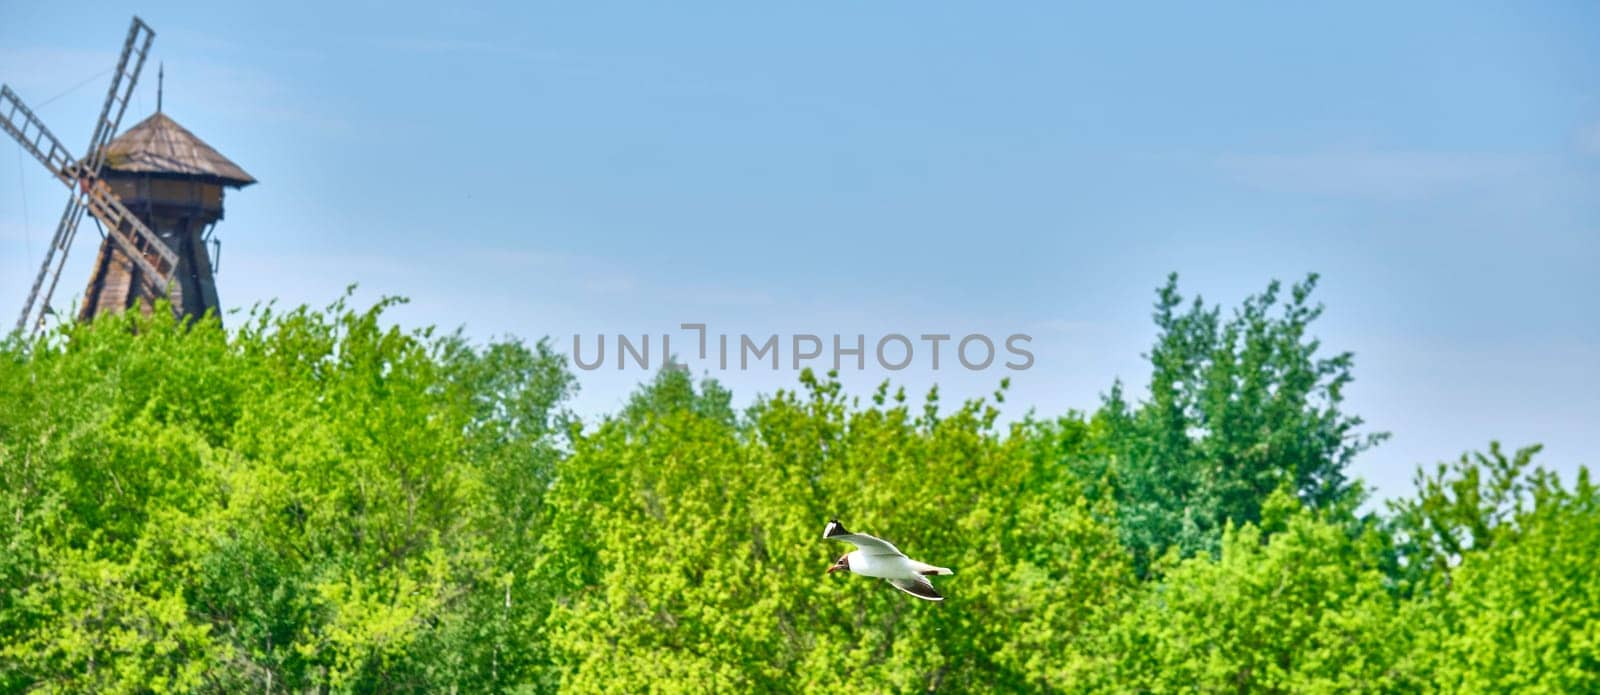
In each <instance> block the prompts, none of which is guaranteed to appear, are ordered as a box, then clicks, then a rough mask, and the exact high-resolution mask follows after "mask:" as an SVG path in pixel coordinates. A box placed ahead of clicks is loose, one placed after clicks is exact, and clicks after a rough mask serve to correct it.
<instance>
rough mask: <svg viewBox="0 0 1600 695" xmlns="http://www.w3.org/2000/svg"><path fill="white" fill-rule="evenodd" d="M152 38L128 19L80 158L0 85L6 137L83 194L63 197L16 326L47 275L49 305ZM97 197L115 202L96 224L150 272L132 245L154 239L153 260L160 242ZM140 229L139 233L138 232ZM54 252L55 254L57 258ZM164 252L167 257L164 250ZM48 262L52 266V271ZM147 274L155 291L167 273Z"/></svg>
mask: <svg viewBox="0 0 1600 695" xmlns="http://www.w3.org/2000/svg"><path fill="white" fill-rule="evenodd" d="M154 39H155V32H154V31H153V30H151V29H150V25H148V24H145V23H144V20H142V19H139V18H138V17H137V16H135V17H134V18H133V23H132V24H131V25H130V26H129V27H128V36H127V38H126V39H124V40H123V43H122V53H121V55H119V56H118V58H117V68H116V71H115V72H114V74H113V75H112V77H111V85H110V87H109V88H108V89H107V90H106V100H105V104H104V105H103V106H102V107H101V109H100V118H99V120H98V121H96V122H95V130H94V135H93V136H92V137H91V138H90V140H89V147H88V149H87V150H86V154H85V157H84V159H83V160H80V161H74V160H73V158H72V156H71V154H70V153H68V151H67V149H66V148H65V147H63V146H62V145H61V141H60V140H59V139H58V138H56V137H55V135H54V134H52V133H51V132H50V130H49V129H48V128H46V127H45V126H44V123H43V122H41V121H40V120H39V118H38V117H37V116H35V115H34V114H33V112H32V111H31V110H29V109H28V107H27V106H25V105H23V103H22V100H21V99H20V98H18V97H17V95H16V93H15V92H12V91H11V89H10V88H9V87H0V127H4V129H5V130H6V131H7V132H8V133H10V134H11V136H12V137H14V138H16V139H17V141H18V142H20V143H22V146H23V148H24V149H27V150H28V151H29V153H31V154H32V155H33V156H34V157H35V158H36V159H38V160H39V161H40V162H41V163H43V164H44V165H45V167H46V168H48V169H49V170H50V172H51V173H52V174H55V176H56V178H58V179H60V180H61V181H62V182H63V183H65V184H67V186H69V187H73V186H74V184H75V183H77V184H80V187H81V189H82V192H83V194H84V197H82V198H80V197H79V195H77V194H76V193H75V194H74V195H73V196H72V197H70V198H68V200H67V205H66V208H65V209H63V210H62V211H61V221H60V222H59V223H58V224H57V225H56V233H55V236H54V237H52V238H51V242H50V247H49V248H48V249H47V250H46V252H45V258H44V262H43V263H41V264H40V265H39V273H38V275H36V276H35V277H34V280H33V286H32V287H31V288H29V290H28V299H27V301H26V302H24V303H23V307H22V315H21V316H20V317H18V319H17V330H22V329H24V328H26V327H27V325H28V317H29V316H30V315H31V314H32V313H33V308H34V302H35V301H36V300H38V299H39V289H40V288H41V287H43V286H44V280H45V278H46V277H49V278H50V286H49V288H48V289H47V290H46V291H45V294H44V299H43V301H42V305H43V307H44V309H46V310H48V309H49V305H50V299H51V297H53V296H54V295H55V288H56V284H57V283H58V282H59V281H60V280H61V269H62V268H63V267H64V266H65V265H66V263H67V254H68V252H69V251H71V249H72V242H73V240H74V239H76V238H77V236H78V225H79V224H80V223H81V222H82V221H83V213H84V210H85V209H89V210H91V211H93V210H94V209H95V208H96V207H97V206H96V205H95V204H94V197H95V194H94V191H95V189H96V188H97V187H96V185H95V184H97V183H98V178H99V175H100V167H101V165H102V164H104V162H105V147H106V145H107V144H108V143H110V142H111V138H112V137H113V136H115V135H116V133H117V128H118V127H120V126H121V124H122V117H123V115H124V114H125V113H126V112H127V109H128V100H129V98H130V97H132V95H133V89H134V87H135V86H137V85H138V83H139V73H140V72H142V71H143V70H144V61H145V57H146V56H147V55H148V54H149V52H150V43H151V42H152V41H153V40H154ZM100 197H101V198H106V197H109V199H110V200H111V201H112V202H114V203H116V205H115V206H113V205H111V204H109V203H104V202H102V203H101V204H100V205H99V206H98V207H99V208H100V210H99V212H97V213H96V215H95V216H96V218H98V219H100V220H101V223H102V224H105V225H107V226H106V230H107V234H110V235H112V237H113V239H115V240H116V241H117V242H118V244H119V245H121V246H123V247H124V251H126V252H127V253H128V255H129V256H130V257H131V258H133V259H134V262H135V263H139V264H140V265H141V268H144V266H151V267H150V268H147V269H146V272H147V273H153V271H154V270H155V268H154V266H153V265H152V263H151V262H150V260H148V259H146V258H145V254H144V253H140V252H138V250H137V248H136V247H138V246H141V245H144V244H141V243H140V242H143V241H145V240H146V239H144V238H143V237H148V241H151V242H154V247H155V249H157V251H155V252H154V255H155V256H156V261H157V263H159V262H160V261H162V260H165V259H163V258H162V256H161V253H160V251H167V250H166V247H165V245H164V244H161V243H160V242H159V241H156V240H155V239H154V236H153V235H149V234H148V232H149V230H148V229H142V228H143V227H144V225H143V224H142V223H140V221H139V220H138V218H135V217H133V216H132V215H124V214H122V213H123V212H126V209H125V208H124V209H123V210H122V211H121V212H119V211H118V210H116V208H117V207H120V206H121V203H120V201H117V200H116V196H114V195H109V192H106V195H101V196H100ZM141 229H142V231H143V234H141V233H140V232H141ZM58 252H59V254H60V257H59V258H57V253H58ZM167 255H170V251H168V252H167ZM52 262H53V263H54V266H55V270H54V271H53V272H52V271H51V265H52ZM169 274H170V273H169ZM149 277H150V278H151V280H152V281H155V280H156V279H157V278H160V282H161V285H160V287H159V291H158V293H164V290H165V287H166V284H165V283H166V281H168V280H170V277H166V276H165V275H155V274H152V275H150V276H149ZM43 321H44V313H43V312H42V311H41V313H40V315H39V323H41V324H42V322H43Z"/></svg>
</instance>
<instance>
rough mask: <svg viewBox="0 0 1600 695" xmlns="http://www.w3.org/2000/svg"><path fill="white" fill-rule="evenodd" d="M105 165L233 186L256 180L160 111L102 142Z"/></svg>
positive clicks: (130, 170) (111, 167)
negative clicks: (111, 138)
mask: <svg viewBox="0 0 1600 695" xmlns="http://www.w3.org/2000/svg"><path fill="white" fill-rule="evenodd" d="M105 166H106V168H107V169H110V170H112V171H116V172H121V173H129V174H154V175H165V176H181V177H200V178H207V179H212V180H214V181H216V182H218V183H221V184H223V185H227V186H235V187H242V186H248V185H250V184H252V183H255V182H256V180H255V177H253V176H251V175H249V174H246V173H245V172H244V169H241V168H239V165H238V164H234V163H233V161H232V160H230V159H228V158H227V157H224V156H222V153H220V152H218V151H216V150H215V149H212V147H211V146H210V145H207V144H206V143H205V141H204V140H201V139H200V138H198V137H195V134H194V133H191V132H189V129H187V128H184V127H183V126H181V125H178V122H177V121H174V120H172V119H171V118H169V117H167V115H166V114H164V113H161V112H160V111H157V112H156V113H155V114H154V115H152V116H150V117H149V118H146V119H144V120H143V121H140V122H139V123H138V125H135V126H133V127H132V128H129V129H127V130H125V131H123V133H122V134H121V135H118V136H117V137H116V139H114V140H112V141H111V142H110V144H108V145H106V160H105Z"/></svg>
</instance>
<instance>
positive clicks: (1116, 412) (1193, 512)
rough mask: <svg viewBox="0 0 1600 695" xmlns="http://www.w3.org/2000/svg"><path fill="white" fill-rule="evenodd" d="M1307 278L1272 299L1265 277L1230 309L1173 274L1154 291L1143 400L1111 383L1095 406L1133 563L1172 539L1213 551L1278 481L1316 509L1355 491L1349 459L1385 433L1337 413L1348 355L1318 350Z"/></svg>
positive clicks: (1188, 550) (1255, 512)
mask: <svg viewBox="0 0 1600 695" xmlns="http://www.w3.org/2000/svg"><path fill="white" fill-rule="evenodd" d="M1316 283H1317V276H1316V275H1314V274H1313V275H1310V276H1308V277H1307V278H1306V279H1305V281H1303V282H1301V283H1298V284H1296V285H1294V286H1293V287H1292V288H1291V289H1290V292H1289V296H1288V298H1287V301H1280V299H1281V298H1280V297H1279V292H1280V286H1279V284H1278V283H1277V282H1276V281H1274V282H1272V283H1271V284H1269V285H1268V286H1267V288H1266V290H1265V291H1264V292H1262V293H1261V294H1258V295H1254V296H1251V297H1249V298H1248V299H1246V300H1245V301H1244V302H1243V304H1242V305H1240V306H1239V308H1237V309H1236V310H1235V311H1234V312H1233V314H1232V316H1230V317H1228V318H1227V319H1224V318H1223V317H1222V310H1221V308H1220V307H1218V306H1210V307H1208V306H1207V305H1206V304H1205V303H1204V301H1202V299H1201V298H1200V297H1195V299H1194V301H1193V302H1192V303H1190V304H1189V305H1188V308H1187V309H1184V300H1183V297H1182V296H1181V295H1180V294H1179V293H1178V278H1177V275H1176V274H1173V275H1171V276H1169V277H1168V279H1167V283H1166V285H1165V286H1163V287H1162V288H1161V289H1160V290H1159V291H1158V293H1157V301H1156V305H1155V314H1154V318H1155V323H1156V327H1157V328H1158V329H1159V331H1160V332H1159V334H1158V336H1157V338H1156V343H1155V346H1154V347H1153V348H1151V350H1150V352H1149V353H1148V354H1147V355H1146V357H1147V358H1148V359H1149V361H1150V365H1151V375H1150V390H1149V394H1148V397H1147V398H1146V399H1145V400H1144V401H1143V402H1141V403H1139V404H1137V405H1130V404H1129V403H1128V402H1127V401H1126V400H1125V399H1124V396H1123V392H1122V388H1121V385H1120V384H1116V385H1114V386H1113V387H1112V389H1111V392H1110V393H1109V394H1108V396H1107V397H1106V399H1105V402H1104V404H1103V405H1102V407H1101V412H1100V413H1099V414H1098V416H1097V417H1098V419H1100V420H1101V421H1103V422H1105V423H1106V424H1107V429H1108V436H1109V438H1110V442H1109V447H1108V448H1109V449H1110V452H1111V453H1110V460H1109V462H1108V463H1107V466H1106V467H1107V468H1108V469H1109V472H1110V474H1111V476H1112V477H1113V479H1114V481H1115V486H1116V499H1117V503H1118V506H1119V513H1120V517H1121V524H1122V534H1123V538H1124V541H1125V542H1126V543H1127V544H1128V546H1129V547H1130V548H1131V549H1133V551H1134V553H1135V556H1136V558H1137V561H1138V563H1139V566H1140V567H1141V569H1143V568H1146V567H1148V565H1149V563H1150V562H1151V561H1152V560H1153V559H1154V558H1155V557H1156V556H1158V555H1160V554H1161V553H1162V552H1164V551H1165V550H1166V549H1167V548H1176V549H1177V551H1178V552H1179V553H1180V554H1181V555H1189V554H1192V553H1194V552H1197V551H1203V550H1204V551H1213V552H1214V551H1215V550H1217V548H1218V542H1219V540H1220V539H1221V531H1222V527H1223V525H1224V524H1225V523H1226V522H1228V521H1230V520H1231V521H1233V522H1234V523H1236V524H1243V523H1247V522H1255V521H1257V520H1259V519H1260V512H1261V504H1262V502H1263V501H1264V500H1265V499H1266V498H1267V495H1269V494H1271V493H1272V492H1273V491H1274V490H1276V489H1278V488H1280V487H1282V488H1285V489H1287V490H1290V491H1292V492H1293V493H1294V494H1295V495H1296V496H1297V497H1298V498H1299V499H1300V501H1301V502H1302V503H1304V504H1305V505H1306V506H1307V507H1309V508H1312V509H1320V508H1326V507H1328V506H1329V505H1332V504H1334V503H1336V502H1339V501H1341V500H1344V499H1346V498H1347V497H1348V496H1350V495H1352V494H1358V491H1357V490H1355V489H1354V488H1353V486H1352V484H1351V482H1350V480H1349V479H1348V478H1347V477H1346V475H1345V469H1346V467H1347V466H1348V465H1349V463H1350V461H1351V460H1352V459H1353V458H1354V457H1355V456H1356V455H1357V454H1359V453H1360V452H1362V451H1364V450H1366V449H1367V448H1369V447H1371V446H1373V445H1375V444H1377V443H1378V442H1379V441H1381V440H1382V439H1383V438H1384V437H1385V436H1386V435H1384V434H1361V433H1359V432H1358V429H1359V428H1360V426H1361V425H1362V420H1361V418H1360V417H1357V416H1354V415H1350V414H1347V413H1345V412H1344V411H1343V409H1342V404H1343V401H1344V389H1345V387H1346V386H1348V385H1349V384H1350V383H1351V381H1352V380H1353V378H1354V377H1353V376H1352V375H1351V367H1352V364H1353V361H1354V360H1353V355H1352V353H1350V352H1340V353H1335V354H1333V355H1323V354H1321V347H1322V345H1321V341H1320V340H1318V339H1317V338H1315V337H1314V336H1313V335H1312V334H1311V327H1312V323H1313V322H1314V321H1316V319H1317V318H1318V317H1319V316H1321V314H1322V306H1321V305H1320V304H1312V303H1311V293H1312V291H1313V290H1314V289H1315V287H1316Z"/></svg>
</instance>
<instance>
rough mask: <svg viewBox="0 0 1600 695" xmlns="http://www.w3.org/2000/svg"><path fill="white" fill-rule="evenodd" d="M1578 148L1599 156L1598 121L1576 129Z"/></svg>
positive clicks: (1599, 135)
mask: <svg viewBox="0 0 1600 695" xmlns="http://www.w3.org/2000/svg"><path fill="white" fill-rule="evenodd" d="M1578 149H1579V150H1580V151H1582V152H1583V153H1584V154H1589V155H1594V156H1597V157H1600V121H1596V122H1594V123H1590V124H1589V125H1587V126H1585V127H1583V128H1580V129H1579V130H1578Z"/></svg>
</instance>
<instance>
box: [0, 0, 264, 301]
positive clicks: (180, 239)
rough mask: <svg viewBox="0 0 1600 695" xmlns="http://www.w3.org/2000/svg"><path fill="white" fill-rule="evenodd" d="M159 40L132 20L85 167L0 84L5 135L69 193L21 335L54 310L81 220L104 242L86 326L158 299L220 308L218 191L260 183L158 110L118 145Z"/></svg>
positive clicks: (93, 278) (0, 125)
mask: <svg viewBox="0 0 1600 695" xmlns="http://www.w3.org/2000/svg"><path fill="white" fill-rule="evenodd" d="M154 38H155V32H153V31H151V30H150V27H149V25H147V24H145V23H144V21H143V20H141V19H139V18H138V17H134V18H133V24H132V26H130V27H129V28H128V37H127V39H126V40H125V41H124V42H123V46H122V55H121V57H120V58H119V59H118V61H117V68H116V71H115V73H114V74H113V76H112V78H111V87H110V89H109V90H107V92H106V101H105V106H104V107H103V108H101V110H100V119H99V121H97V122H96V125H95V130H94V135H93V137H91V139H90V141H89V146H88V147H87V148H86V149H85V150H84V156H83V158H82V159H75V158H74V157H73V156H72V155H71V154H70V151H69V150H67V148H66V147H65V146H63V145H62V144H61V141H60V140H59V139H57V138H56V136H55V135H54V134H52V133H51V132H50V129H49V128H46V127H45V125H44V123H43V122H41V121H40V120H39V119H38V117H37V116H35V115H34V114H33V111H31V110H29V109H28V107H27V106H26V105H24V104H23V103H22V100H21V98H19V97H18V96H17V94H16V92H13V91H12V90H11V88H10V87H9V86H5V85H0V130H5V131H6V132H7V133H9V134H11V136H12V137H13V138H15V139H16V140H17V142H18V143H21V145H22V148H23V149H24V150H27V151H28V153H29V154H31V155H33V156H34V158H35V159H38V160H39V162H40V163H42V164H44V166H45V168H46V169H49V170H50V173H51V174H53V175H54V176H55V177H56V178H57V179H58V180H60V181H61V182H62V183H63V184H65V185H66V186H67V188H68V189H69V190H70V191H71V192H70V194H69V196H68V198H67V206H66V209H65V210H63V211H62V213H61V222H60V224H58V225H57V227H56V233H55V237H54V238H53V239H52V240H51V242H50V247H49V249H48V250H47V251H46V252H45V257H44V262H43V263H42V264H40V266H39V274H38V276H37V277H36V278H35V279H34V282H33V287H32V288H31V289H30V290H29V291H28V298H27V301H26V302H25V303H24V304H23V308H22V315H21V317H19V318H18V319H17V330H19V331H22V330H37V329H38V328H39V327H40V326H41V325H43V323H44V317H45V315H46V314H48V313H52V312H53V309H52V308H51V306H50V299H51V297H52V296H53V295H54V293H55V289H56V285H57V283H58V282H59V281H60V280H61V268H62V266H64V265H65V264H66V259H67V253H68V252H69V251H71V249H72V242H73V240H74V239H75V238H76V237H77V232H78V224H79V223H80V222H81V221H82V220H83V215H84V213H85V212H87V213H89V215H90V216H91V217H93V218H94V220H95V222H96V224H97V225H99V228H100V232H101V234H102V236H103V237H104V239H103V241H102V242H101V245H100V255H99V257H98V258H97V259H96V262H95V266H94V270H93V272H92V274H91V276H90V279H89V285H88V291H87V292H86V293H85V297H84V304H83V310H82V312H81V314H80V317H81V318H83V319H88V318H92V317H94V316H96V315H99V314H103V313H116V312H121V311H123V310H125V309H127V308H129V307H132V306H138V307H140V309H141V310H142V311H146V312H148V311H150V309H151V307H153V306H154V300H155V299H157V298H162V297H165V298H167V299H169V300H170V301H171V302H172V307H173V310H174V311H176V312H178V313H179V314H182V315H188V316H199V315H200V314H201V313H203V312H205V311H207V310H215V309H217V308H218V304H217V292H216V283H215V282H214V273H215V269H214V266H213V257H212V255H211V254H208V253H206V248H205V242H206V240H208V239H209V238H210V232H211V229H212V225H214V224H215V223H216V222H217V220H220V219H222V189H223V188H224V187H233V188H238V187H242V186H247V185H249V184H251V183H254V182H255V179H253V178H251V177H250V175H249V174H246V173H245V172H244V170H242V169H240V168H239V166H238V165H237V164H234V163H233V162H231V161H229V160H228V159H227V158H226V157H223V156H222V155H221V154H219V153H218V152H217V151H216V150H214V149H212V148H211V147H210V146H209V145H207V144H205V142H203V141H201V140H200V139H199V138H197V137H195V136H194V134H193V133H190V132H189V131H188V130H187V129H185V128H183V126H180V125H178V124H177V122H175V121H173V120H172V119H171V118H168V117H167V116H166V115H165V114H163V113H161V111H160V108H159V107H158V108H157V111H156V114H155V115H153V116H151V117H150V118H147V119H145V120H144V121H143V122H141V123H139V124H138V125H137V126H134V127H133V128H131V129H129V130H128V132H126V133H124V134H123V135H122V136H121V137H118V138H116V139H115V140H113V139H112V136H113V135H115V134H116V132H117V127H118V126H119V125H120V124H121V122H122V116H123V113H124V112H125V111H126V110H127V108H128V99H129V97H130V96H132V94H133V88H134V86H135V85H136V84H138V81H139V72H140V71H141V70H142V69H143V67H144V61H145V56H146V55H147V54H148V53H149V51H150V43H151V41H152V40H153V39H154ZM41 290H42V291H43V294H42V295H41Z"/></svg>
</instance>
